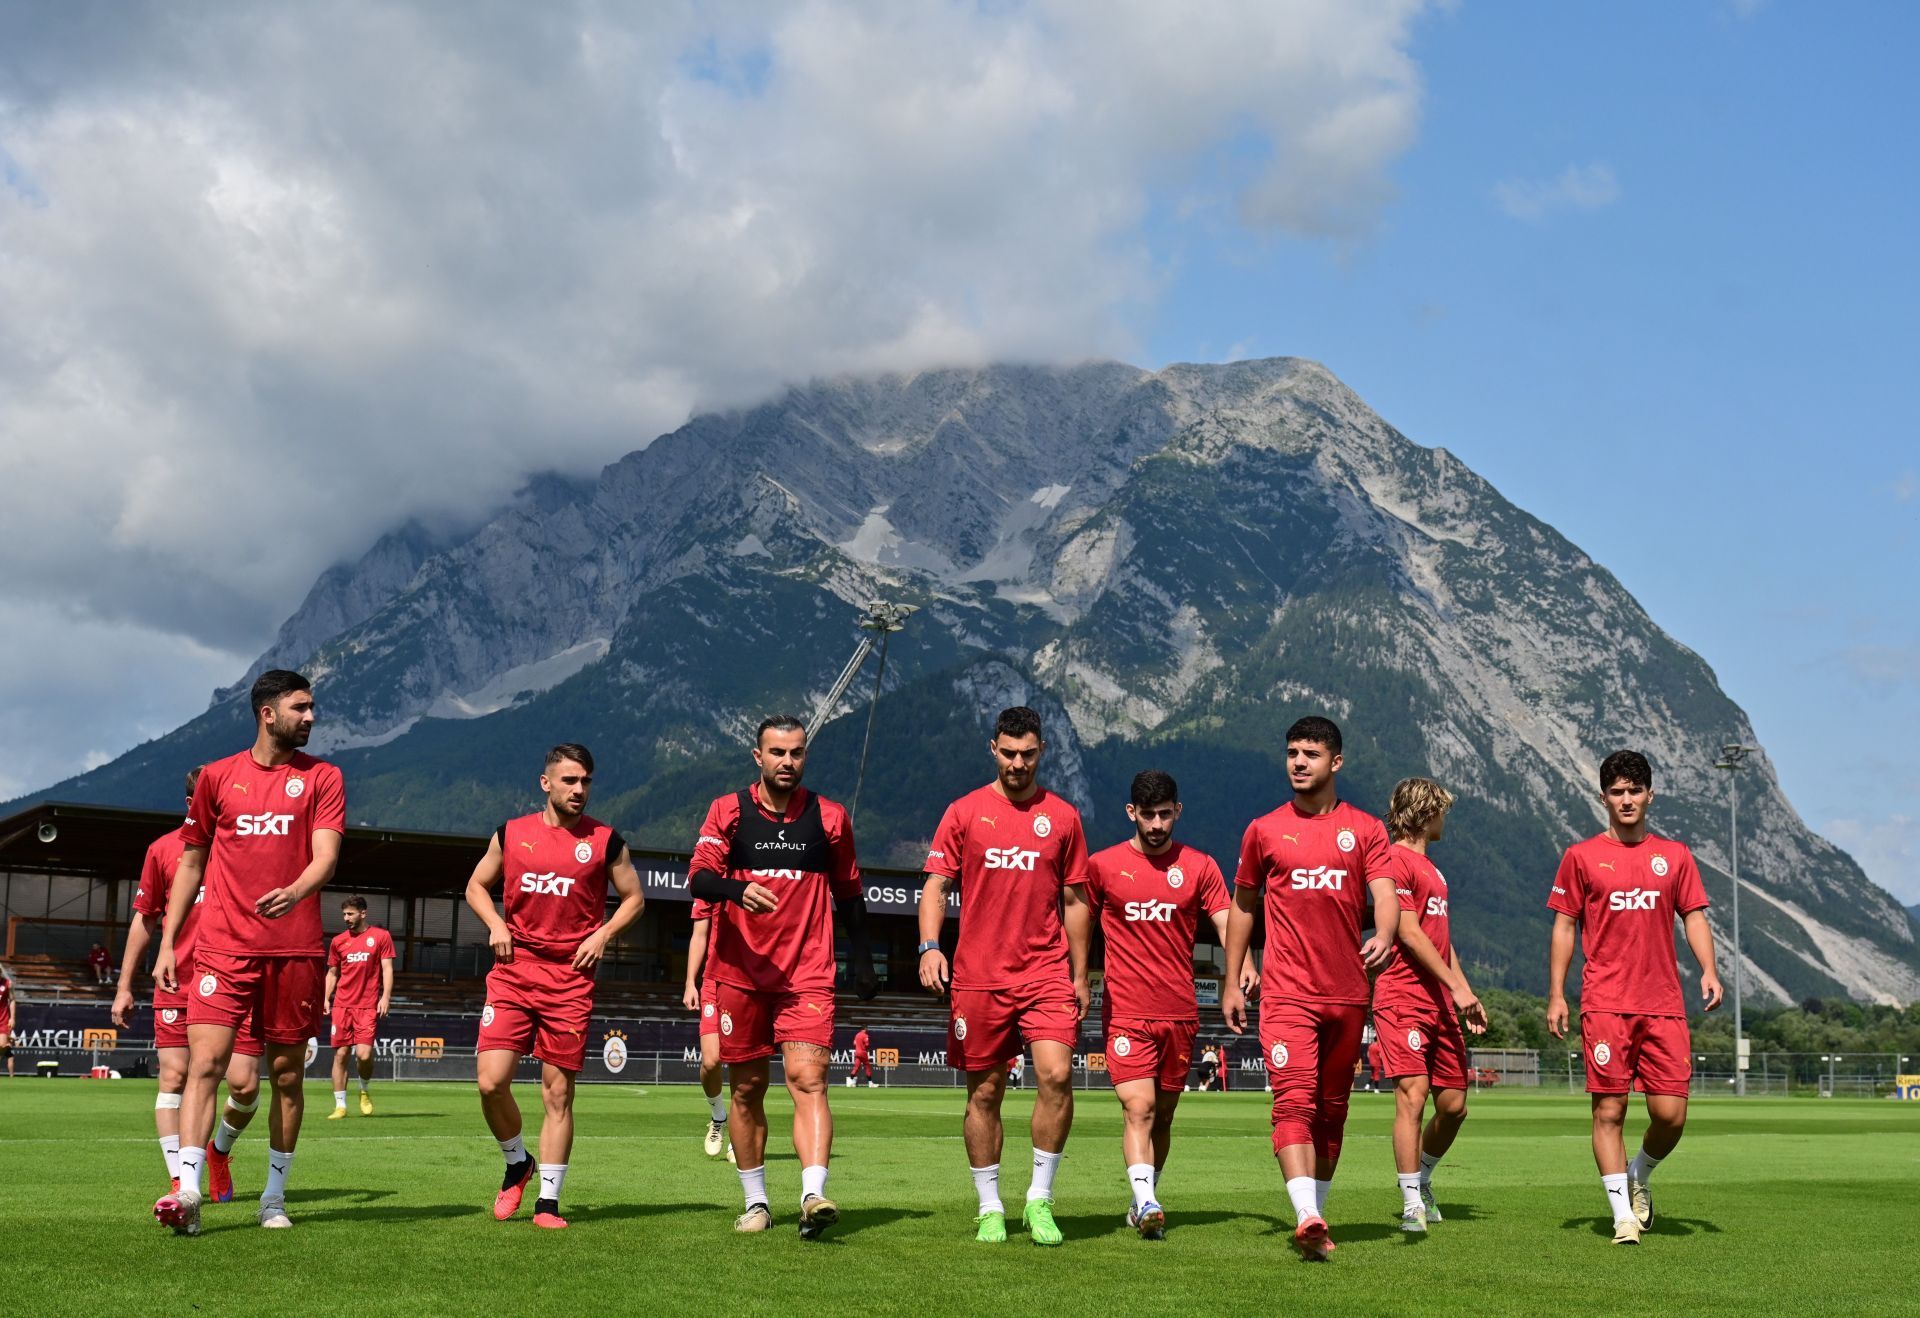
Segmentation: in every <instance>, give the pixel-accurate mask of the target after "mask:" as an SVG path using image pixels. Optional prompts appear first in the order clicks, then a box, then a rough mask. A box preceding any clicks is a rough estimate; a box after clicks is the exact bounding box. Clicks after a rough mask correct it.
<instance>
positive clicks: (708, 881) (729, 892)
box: [687, 870, 747, 905]
mask: <svg viewBox="0 0 1920 1318" xmlns="http://www.w3.org/2000/svg"><path fill="white" fill-rule="evenodd" d="M687 891H688V892H689V893H691V894H692V895H693V896H695V897H698V898H700V899H701V900H703V901H710V902H733V903H734V904H735V905H738V904H739V903H740V901H741V899H742V898H744V897H745V896H746V895H747V883H746V880H744V879H730V878H728V877H727V876H726V875H724V874H716V873H715V872H714V871H712V870H695V871H694V872H693V873H691V874H689V875H688V876H687Z"/></svg>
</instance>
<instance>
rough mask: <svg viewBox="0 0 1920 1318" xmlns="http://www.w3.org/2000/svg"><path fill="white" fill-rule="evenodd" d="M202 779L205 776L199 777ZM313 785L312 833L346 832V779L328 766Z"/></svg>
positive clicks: (331, 766)
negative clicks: (327, 831) (323, 830)
mask: <svg viewBox="0 0 1920 1318" xmlns="http://www.w3.org/2000/svg"><path fill="white" fill-rule="evenodd" d="M200 776H201V778H202V779H204V778H205V777H206V775H205V774H201V775H200ZM315 779H316V781H315V782H314V785H313V793H314V795H313V831H314V832H316V833H318V832H319V831H320V830H321V829H327V830H329V831H331V832H334V833H340V834H343V835H344V834H345V833H346V831H347V778H346V775H345V774H343V773H341V772H340V769H339V767H338V766H337V765H332V764H329V765H328V766H327V771H326V772H325V773H322V774H317V775H315Z"/></svg>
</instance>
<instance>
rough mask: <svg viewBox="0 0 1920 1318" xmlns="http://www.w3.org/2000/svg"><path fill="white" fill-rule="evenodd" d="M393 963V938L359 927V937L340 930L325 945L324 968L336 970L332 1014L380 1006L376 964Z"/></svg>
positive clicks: (380, 930) (371, 928) (350, 932)
mask: <svg viewBox="0 0 1920 1318" xmlns="http://www.w3.org/2000/svg"><path fill="white" fill-rule="evenodd" d="M391 960H393V935H392V934H390V933H388V932H387V931H386V930H385V929H376V928H375V927H374V926H372V925H370V924H369V925H362V926H361V928H360V932H359V933H357V934H356V933H353V932H352V931H351V930H347V929H342V930H341V931H340V932H339V933H337V934H335V935H334V936H333V941H332V942H331V943H329V944H327V965H328V966H329V967H332V966H338V967H340V982H339V983H338V984H335V985H334V986H333V1007H334V1010H335V1011H339V1010H342V1009H346V1008H352V1009H354V1010H360V1009H363V1008H364V1009H366V1010H372V1009H373V1008H375V1007H378V1006H379V1005H380V963H381V962H382V961H391Z"/></svg>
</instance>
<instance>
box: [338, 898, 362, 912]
mask: <svg viewBox="0 0 1920 1318" xmlns="http://www.w3.org/2000/svg"><path fill="white" fill-rule="evenodd" d="M340 904H341V905H342V906H351V907H353V908H354V909H355V910H359V911H364V910H366V909H367V899H366V898H365V897H348V898H346V899H345V900H344V901H342V902H341V903H340Z"/></svg>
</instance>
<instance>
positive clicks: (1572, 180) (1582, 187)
mask: <svg viewBox="0 0 1920 1318" xmlns="http://www.w3.org/2000/svg"><path fill="white" fill-rule="evenodd" d="M1493 199H1494V201H1495V202H1496V203H1498V204H1499V207H1500V209H1501V210H1503V211H1505V212H1506V213H1507V214H1508V215H1511V216H1512V217H1513V218H1514V219H1516V220H1526V221H1529V222H1531V221H1534V220H1542V219H1545V218H1546V217H1547V216H1549V215H1551V214H1553V213H1554V212H1556V211H1567V210H1580V211H1591V210H1599V209H1600V208H1601V207H1603V206H1611V205H1613V203H1614V202H1616V201H1618V200H1620V180H1619V179H1617V178H1615V177H1614V173H1613V166H1611V165H1604V164H1601V163H1599V162H1597V161H1596V162H1594V163H1593V164H1590V165H1568V166H1567V167H1566V168H1565V169H1563V170H1561V171H1560V174H1559V176H1558V177H1557V178H1553V179H1549V180H1544V181H1543V180H1526V179H1507V180H1506V181H1504V182H1501V183H1496V184H1495V185H1494V188H1493Z"/></svg>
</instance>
